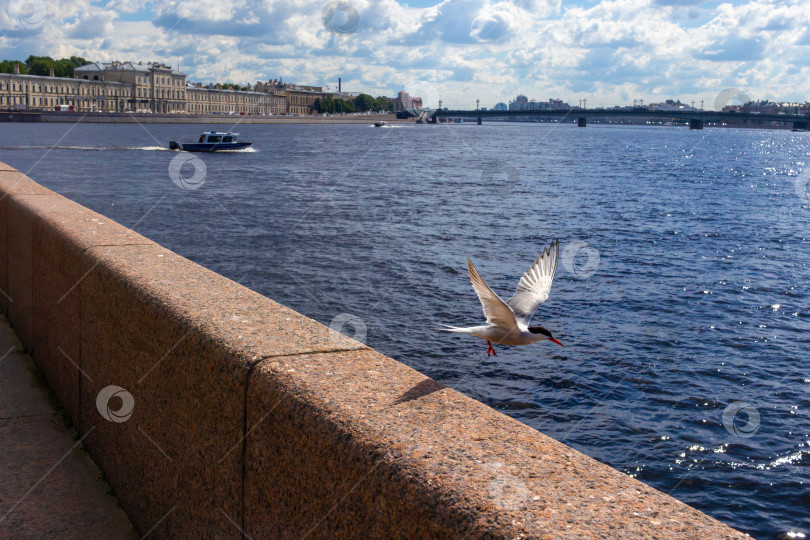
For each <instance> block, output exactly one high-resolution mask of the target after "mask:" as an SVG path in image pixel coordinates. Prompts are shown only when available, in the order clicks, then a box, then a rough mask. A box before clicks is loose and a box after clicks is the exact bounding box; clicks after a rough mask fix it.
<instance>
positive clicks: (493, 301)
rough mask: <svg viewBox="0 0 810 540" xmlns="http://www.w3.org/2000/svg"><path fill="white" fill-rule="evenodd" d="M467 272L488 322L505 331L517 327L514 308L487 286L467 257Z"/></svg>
mask: <svg viewBox="0 0 810 540" xmlns="http://www.w3.org/2000/svg"><path fill="white" fill-rule="evenodd" d="M467 270H468V271H469V272H470V281H472V286H473V289H475V293H476V294H477V295H478V299H479V300H480V301H481V307H483V308H484V317H486V319H487V322H488V323H489V324H492V325H495V326H499V327H501V328H505V329H510V328H515V327H517V321H516V320H515V314H514V313H513V312H512V308H510V307H509V306H507V305H506V303H504V301H503V300H501V297H500V296H498V295H497V294H495V293H494V292H493V291H492V289H490V288H489V285H487V284H486V282H485V281H484V279H483V278H482V277H481V275H480V274H479V273H478V270H476V269H475V266H474V265H473V263H472V261H471V260H470V258H469V257H467Z"/></svg>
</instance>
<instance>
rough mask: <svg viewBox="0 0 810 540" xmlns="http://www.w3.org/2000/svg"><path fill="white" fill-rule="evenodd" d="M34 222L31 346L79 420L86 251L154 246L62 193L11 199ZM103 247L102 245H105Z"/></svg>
mask: <svg viewBox="0 0 810 540" xmlns="http://www.w3.org/2000/svg"><path fill="white" fill-rule="evenodd" d="M9 204H10V205H12V206H15V205H16V206H18V207H19V212H20V213H23V212H24V213H25V214H26V217H30V218H31V220H32V223H33V225H32V243H33V245H34V246H36V249H34V250H33V251H32V255H31V257H32V258H31V275H32V291H33V292H32V307H33V317H32V332H31V333H32V345H31V347H30V349H31V351H32V353H33V355H34V358H35V359H36V361H37V363H38V365H40V367H41V368H42V370H43V371H44V372H45V376H46V378H47V379H48V382H49V384H50V386H51V388H53V390H54V392H55V393H56V397H57V399H58V400H59V402H60V403H61V404H62V407H63V408H64V409H65V411H66V412H67V413H68V415H69V416H70V418H71V419H72V420H73V422H74V424H76V425H78V424H79V417H80V414H79V385H80V384H82V383H85V384H86V383H89V382H90V381H91V376H89V375H88V374H87V373H86V372H84V373H83V371H84V370H83V368H82V366H81V355H80V345H81V331H80V327H79V322H80V316H79V314H80V307H81V301H80V297H79V285H80V283H81V281H82V280H83V279H84V278H85V277H86V275H85V274H86V273H87V272H92V271H94V269H92V268H91V269H86V268H84V267H83V266H82V253H83V252H84V251H85V250H86V249H88V248H90V247H92V246H104V247H106V246H113V245H132V244H146V245H148V244H153V243H152V242H151V241H150V240H148V239H147V238H144V237H143V236H141V235H139V234H137V233H135V232H133V231H131V230H130V229H127V228H126V227H123V226H122V225H119V224H118V223H116V222H114V221H111V220H109V219H107V218H105V217H104V216H102V215H101V214H97V213H95V212H93V211H91V210H88V209H87V208H85V207H83V206H81V205H79V204H77V203H75V202H73V201H70V200H68V199H65V198H64V197H62V196H60V195H55V194H54V195H17V196H14V197H13V198H12V200H11V201H10V203H9ZM101 249H103V247H102V248H101Z"/></svg>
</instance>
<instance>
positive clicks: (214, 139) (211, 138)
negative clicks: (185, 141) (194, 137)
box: [208, 135, 222, 142]
mask: <svg viewBox="0 0 810 540" xmlns="http://www.w3.org/2000/svg"><path fill="white" fill-rule="evenodd" d="M221 140H222V137H221V136H220V135H209V136H208V142H219V141H221Z"/></svg>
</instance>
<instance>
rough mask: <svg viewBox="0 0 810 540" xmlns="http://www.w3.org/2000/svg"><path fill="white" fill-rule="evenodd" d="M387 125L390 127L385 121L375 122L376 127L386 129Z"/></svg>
mask: <svg viewBox="0 0 810 540" xmlns="http://www.w3.org/2000/svg"><path fill="white" fill-rule="evenodd" d="M387 125H388V122H386V121H385V120H378V121H376V122H374V127H385V126H387Z"/></svg>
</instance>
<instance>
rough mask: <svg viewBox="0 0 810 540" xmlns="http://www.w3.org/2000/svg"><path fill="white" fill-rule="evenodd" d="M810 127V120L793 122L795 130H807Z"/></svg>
mask: <svg viewBox="0 0 810 540" xmlns="http://www.w3.org/2000/svg"><path fill="white" fill-rule="evenodd" d="M808 129H810V121H807V120H805V121H804V122H793V131H807V130H808Z"/></svg>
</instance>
